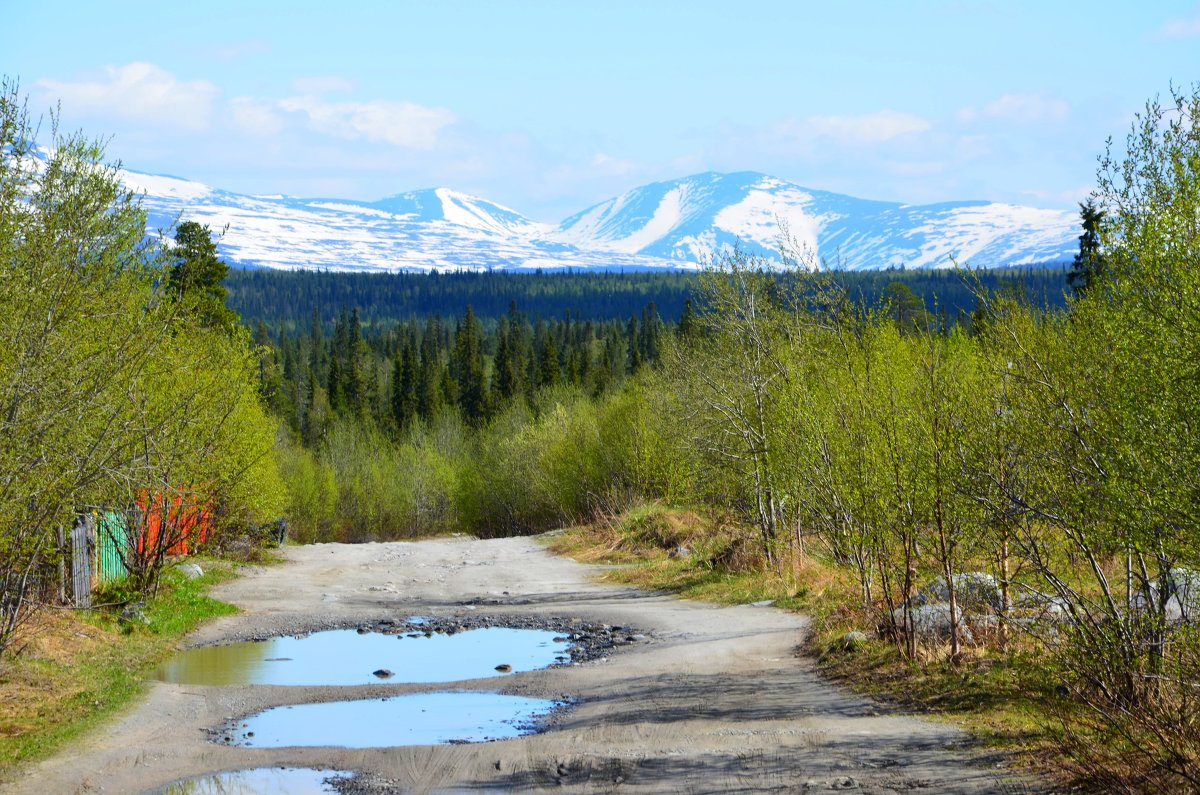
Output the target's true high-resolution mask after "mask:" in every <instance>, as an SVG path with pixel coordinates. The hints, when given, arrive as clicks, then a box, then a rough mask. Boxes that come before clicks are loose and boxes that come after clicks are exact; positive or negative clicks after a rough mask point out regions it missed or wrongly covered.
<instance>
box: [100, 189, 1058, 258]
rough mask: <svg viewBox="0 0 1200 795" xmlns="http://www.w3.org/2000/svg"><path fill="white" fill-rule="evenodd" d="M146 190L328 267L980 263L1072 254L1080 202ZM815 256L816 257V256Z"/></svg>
mask: <svg viewBox="0 0 1200 795" xmlns="http://www.w3.org/2000/svg"><path fill="white" fill-rule="evenodd" d="M121 176H122V179H123V180H124V182H125V184H126V185H127V186H128V187H130V188H132V189H134V190H137V191H139V192H144V194H145V199H144V204H145V206H146V208H147V210H148V211H149V213H150V222H149V227H150V229H151V231H155V230H159V229H168V228H169V227H170V226H171V224H172V223H173V222H174V221H175V219H176V218H177V217H180V216H182V217H184V218H186V219H188V220H193V221H197V222H199V223H202V224H207V225H208V226H209V227H210V228H212V229H213V230H214V231H218V230H221V229H223V228H225V227H226V226H228V232H227V233H226V234H225V235H224V236H223V237H222V238H221V240H220V242H219V246H220V249H221V252H222V254H223V255H224V256H225V257H226V258H227V259H228V260H229V261H230V262H232V263H235V264H237V265H239V266H249V267H269V268H281V269H313V268H319V269H328V270H431V269H435V268H436V269H438V270H459V269H463V270H487V269H498V270H508V269H532V268H542V269H565V268H576V269H608V270H615V269H631V270H645V269H658V268H672V269H675V268H695V267H697V264H698V263H702V262H704V261H705V260H706V259H707V257H708V255H709V253H710V252H712V251H720V250H722V249H724V248H727V247H731V246H733V245H735V244H736V245H739V246H740V247H741V248H742V250H743V251H745V252H747V253H749V254H752V255H761V256H764V257H768V258H774V257H777V255H778V250H779V238H780V228H781V224H782V226H783V227H784V228H786V229H787V232H788V234H789V236H790V239H791V242H792V250H794V251H796V252H806V253H807V254H809V255H815V256H816V257H819V258H820V259H821V260H824V261H825V262H827V263H828V264H830V265H832V266H836V267H842V268H847V269H872V268H886V267H889V266H897V267H899V266H901V265H903V266H906V267H910V268H912V267H948V266H950V265H951V257H953V258H955V259H956V260H957V261H958V262H960V263H967V264H970V265H974V266H978V267H1000V266H1005V265H1016V264H1022V263H1031V262H1049V261H1064V260H1068V259H1070V258H1071V257H1072V256H1073V255H1074V253H1075V251H1076V250H1077V247H1078V243H1077V234H1078V232H1077V230H1076V228H1075V227H1076V223H1077V219H1076V216H1075V214H1074V213H1072V212H1069V211H1060V210H1039V209H1034V208H1031V207H1018V206H1014V205H1006V204H995V203H987V202H952V203H945V204H932V205H902V204H898V203H895V202H880V201H870V200H866V199H858V198H854V197H852V196H845V195H842V194H837V193H830V192H827V191H818V190H809V189H807V188H803V187H801V186H799V185H796V184H793V183H790V182H785V181H783V180H780V179H776V178H774V177H769V176H766V175H764V174H759V173H755V172H740V173H736V174H718V173H713V172H709V173H705V174H696V175H693V176H690V177H685V178H683V179H677V180H673V181H670V182H656V183H652V184H650V185H644V186H642V187H640V188H635V189H634V190H631V191H629V192H627V193H624V194H622V195H621V196H618V197H615V198H613V199H610V200H608V201H606V202H603V203H601V204H598V205H596V206H595V207H592V208H590V209H588V210H585V211H583V212H581V213H578V214H576V215H573V216H571V217H570V218H568V219H566V220H565V221H563V222H562V223H561V224H559V225H558V226H557V227H553V228H551V227H549V226H547V225H544V224H538V223H534V222H533V221H530V220H529V219H527V218H525V217H524V216H522V215H521V214H520V213H518V212H516V211H514V210H511V209H509V208H507V207H503V206H501V205H498V204H495V203H493V202H489V201H487V200H485V199H480V198H477V197H474V196H468V195H466V194H463V193H458V192H456V191H452V190H448V189H445V188H438V189H431V190H420V191H412V192H408V193H401V194H397V195H395V196H391V197H388V198H386V199H380V200H379V201H374V202H360V201H350V200H344V199H299V198H292V197H286V196H244V195H241V194H237V193H231V192H229V191H223V190H219V189H216V188H212V187H209V186H206V185H202V184H200V183H197V182H192V181H189V180H185V179H179V178H177V177H169V176H160V175H152V174H141V173H138V172H134V171H123V172H122V174H121ZM804 261H805V262H806V263H808V264H810V265H811V264H813V263H815V261H816V260H815V258H814V257H812V256H805V258H804Z"/></svg>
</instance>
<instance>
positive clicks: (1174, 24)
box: [1158, 5, 1200, 39]
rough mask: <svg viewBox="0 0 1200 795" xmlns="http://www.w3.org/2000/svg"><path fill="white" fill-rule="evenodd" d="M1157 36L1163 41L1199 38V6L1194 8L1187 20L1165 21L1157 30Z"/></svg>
mask: <svg viewBox="0 0 1200 795" xmlns="http://www.w3.org/2000/svg"><path fill="white" fill-rule="evenodd" d="M1158 35H1159V38H1163V39H1190V38H1193V37H1195V36H1200V5H1198V6H1196V9H1195V10H1194V11H1193V12H1192V16H1191V17H1189V18H1176V19H1169V20H1167V21H1166V22H1165V23H1164V24H1163V26H1162V27H1161V28H1159V29H1158Z"/></svg>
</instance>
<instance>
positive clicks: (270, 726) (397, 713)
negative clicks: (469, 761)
mask: <svg viewBox="0 0 1200 795" xmlns="http://www.w3.org/2000/svg"><path fill="white" fill-rule="evenodd" d="M555 706H558V702H554V701H549V700H546V699H537V698H521V697H519V696H504V695H499V694H497V693H420V694H417V695H407V696H397V697H395V698H383V699H371V700H362V701H335V702H330V703H324V704H299V705H296V706H290V707H276V708H274V709H269V710H266V711H265V712H260V713H258V714H257V715H252V716H250V717H249V718H245V719H243V720H241V721H238V722H237V724H236V726H235V727H234V728H231V729H229V730H228V731H227V732H226V734H225V735H224V737H223V740H224V742H225V743H227V744H229V745H236V746H241V747H255V748H264V747H265V748H289V747H293V746H333V747H340V748H388V747H392V746H398V745H441V744H444V743H451V742H484V741H486V740H498V739H503V738H506V737H517V736H519V735H522V734H529V733H531V732H532V731H533V730H534V727H533V725H532V724H533V721H535V720H537V719H538V718H540V717H543V716H545V715H546V714H548V713H549V712H550V711H551V710H552V709H553V708H554V707H555Z"/></svg>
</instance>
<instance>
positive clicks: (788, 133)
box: [776, 110, 933, 145]
mask: <svg viewBox="0 0 1200 795" xmlns="http://www.w3.org/2000/svg"><path fill="white" fill-rule="evenodd" d="M932 126H933V125H932V124H931V123H930V122H929V120H928V119H923V118H921V117H920V116H917V115H915V114H912V113H904V112H901V111H895V110H880V111H876V112H874V113H864V114H860V115H857V116H809V117H807V118H805V119H800V120H790V121H785V122H781V123H780V124H779V125H778V126H777V127H776V132H777V134H779V135H780V136H781V137H783V138H792V139H797V140H801V141H813V140H815V139H817V138H834V139H836V140H838V141H840V142H842V143H849V144H856V145H870V144H880V143H883V142H884V141H889V140H891V139H893V138H897V137H899V136H901V135H907V134H909V133H918V132H926V131H928V130H929V129H930V128H931V127H932Z"/></svg>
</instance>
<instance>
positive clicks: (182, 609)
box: [0, 562, 234, 780]
mask: <svg viewBox="0 0 1200 795" xmlns="http://www.w3.org/2000/svg"><path fill="white" fill-rule="evenodd" d="M204 567H205V569H206V570H207V572H206V574H205V576H204V577H203V578H201V579H199V580H195V581H192V582H187V581H183V580H182V579H181V578H175V577H172V576H168V578H167V581H166V582H165V583H164V587H163V588H162V590H160V594H159V598H158V599H157V600H156V601H154V602H153V603H151V604H150V606H149V607H148V608H147V609H146V615H147V617H148V618H149V620H150V624H149V626H134V625H127V624H122V623H121V622H119V621H118V620H117V618H116V616H115V613H114V612H112V611H110V610H94V611H80V610H63V609H51V608H47V609H45V610H43V611H42V612H41V613H40V614H39V615H38V616H37V624H36V625H34V624H30V625H27V627H26V632H25V634H24V635H23V638H22V639H21V642H20V643H19V644H18V646H17V649H18V651H17V653H10V654H7V655H5V657H4V658H3V659H2V660H0V780H6V779H9V778H10V777H11V775H12V773H13V771H14V770H15V768H16V767H17V766H18V765H22V764H27V763H29V762H32V761H36V760H38V759H42V758H45V757H46V756H49V755H50V754H52V753H54V752H55V751H56V750H58V749H59V748H61V747H62V746H63V745H65V744H66V743H67V742H69V741H70V740H71V739H73V738H75V737H78V736H80V735H81V734H83V733H84V732H86V731H87V730H89V729H91V728H93V727H94V726H96V725H98V724H99V723H101V722H102V721H104V720H105V719H107V718H108V717H109V716H111V715H113V714H114V713H116V712H117V711H118V710H120V709H122V708H123V707H125V706H126V705H127V704H128V703H129V702H130V701H131V700H132V699H134V698H136V697H137V696H138V695H139V694H140V693H141V692H142V690H143V688H144V687H145V682H146V679H147V677H148V676H149V674H150V672H151V671H152V670H153V669H154V667H155V666H156V665H158V664H159V663H160V662H161V661H162V660H164V659H165V658H166V657H167V656H169V655H170V654H171V653H172V652H173V650H174V648H175V644H176V643H177V642H178V640H179V638H181V637H182V636H183V635H184V634H185V633H186V632H188V631H190V630H191V629H193V628H195V627H196V626H197V625H199V624H200V623H201V622H202V621H204V620H206V619H208V618H210V617H212V616H216V615H222V614H225V613H230V612H233V611H234V608H232V607H231V606H229V605H225V604H222V603H220V602H216V601H214V600H212V599H209V598H207V597H206V596H204V591H205V590H207V588H208V586H210V585H212V584H214V583H216V582H220V581H221V580H224V579H228V578H229V577H231V576H233V575H232V569H231V568H230V567H228V566H220V565H219V564H216V565H214V564H212V563H210V562H206V563H205V565H204Z"/></svg>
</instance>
